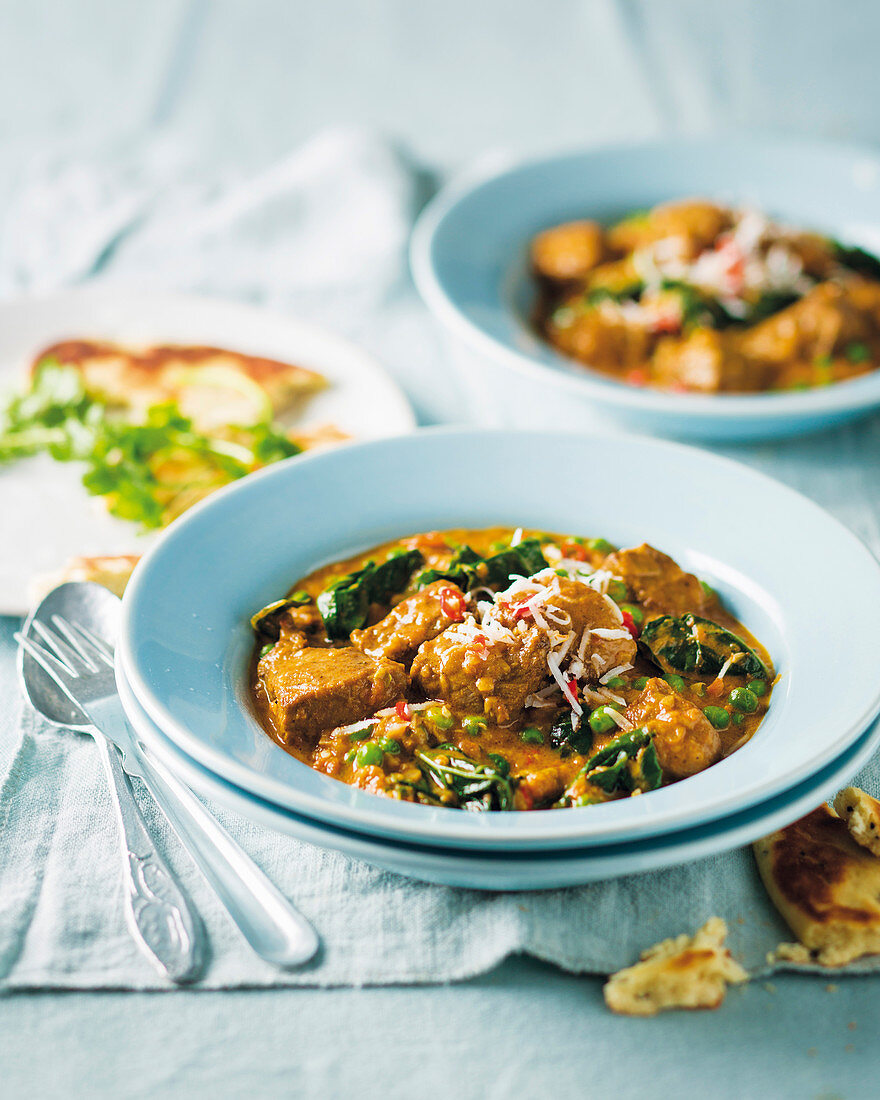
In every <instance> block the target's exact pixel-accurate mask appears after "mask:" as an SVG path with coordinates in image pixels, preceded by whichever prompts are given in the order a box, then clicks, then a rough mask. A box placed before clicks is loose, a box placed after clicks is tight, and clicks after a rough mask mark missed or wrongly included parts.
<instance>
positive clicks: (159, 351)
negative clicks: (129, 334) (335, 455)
mask: <svg viewBox="0 0 880 1100" xmlns="http://www.w3.org/2000/svg"><path fill="white" fill-rule="evenodd" d="M45 359H54V360H56V361H57V362H58V363H60V364H61V365H62V366H65V367H74V368H75V369H76V370H78V371H79V372H80V374H81V375H82V378H83V382H84V383H85V386H86V388H87V389H88V390H89V391H90V392H92V393H96V394H100V395H101V396H102V397H103V398H104V399H105V400H106V401H107V402H109V403H110V404H113V405H118V406H120V407H123V408H130V409H133V410H134V411H136V412H138V411H145V410H146V409H148V408H149V407H150V406H151V405H157V404H161V403H162V402H165V401H175V402H177V404H178V405H179V407H180V409H181V411H182V412H184V413H185V414H186V415H187V416H189V417H191V418H192V419H193V421H194V422H195V423H196V424H197V425H198V427H199V428H201V429H202V430H203V431H205V430H209V429H211V428H214V427H217V426H222V425H224V424H253V423H255V422H256V421H257V420H258V419H260V418H261V417H262V418H265V415H266V413H269V414H271V415H273V416H277V415H280V414H282V413H284V412H287V411H288V410H290V409H292V408H293V407H294V406H295V405H296V404H298V403H299V402H300V401H301V400H303V399H304V398H306V397H308V396H310V395H311V394H313V393H316V392H317V391H318V390H322V389H324V387H325V386H326V385H327V381H326V379H325V378H324V377H323V375H320V374H317V373H315V371H310V370H306V369H305V367H298V366H294V365H293V364H291V363H282V362H279V361H278V360H276V359H266V358H263V357H261V356H256V355H244V354H242V353H241V352H237V351H227V350H225V349H224V348H214V347H201V346H184V345H177V344H163V345H159V346H156V347H146V348H138V349H134V348H125V347H121V346H120V345H118V344H112V343H109V342H108V341H103V340H63V341H61V342H60V343H57V344H52V345H51V346H50V347H47V348H44V349H43V351H41V352H40V353H39V355H37V356H36V357H35V358H34V361H33V365H32V368H31V369H32V371H34V370H36V368H37V366H38V365H39V364H40V363H41V362H43V361H44V360H45Z"/></svg>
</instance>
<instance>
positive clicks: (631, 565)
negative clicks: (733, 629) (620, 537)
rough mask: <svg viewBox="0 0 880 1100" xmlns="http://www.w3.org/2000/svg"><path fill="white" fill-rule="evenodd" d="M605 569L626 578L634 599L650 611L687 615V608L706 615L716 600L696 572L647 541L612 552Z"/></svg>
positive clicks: (697, 613)
mask: <svg viewBox="0 0 880 1100" xmlns="http://www.w3.org/2000/svg"><path fill="white" fill-rule="evenodd" d="M603 569H607V570H608V571H609V572H611V573H613V574H614V576H615V577H620V579H621V580H622V581H625V582H626V584H627V586H628V587H629V589H630V591H631V592H632V593H633V595H634V596H635V598H636V599H637V600H638V601H639V602H640V603H642V604H644V605H645V607H646V608H648V609H649V610H656V611H657V612H660V613H663V614H666V615H684V614H685V613H686V612H688V611H692V612H693V613H694V614H695V615H703V614H705V612H706V611H707V610H709V609H710V608H711V606H712V604H713V602H714V601H713V600H712V598H711V597H710V596H708V595H707V594H706V593H705V592H704V591H703V586H702V585H701V584H700V582H699V581H698V580H697V578H696V577H695V576H694V575H693V573H685V571H684V570H683V569H682V568H681V566H679V565H677V564H676V562H674V561H673V560H672V558H670V557H669V555H668V554H664V553H662V552H661V551H660V550H655V549H654V547H653V546H649V545H648V543H646V542H645V543H642V545H641V546H636V547H634V548H633V549H631V550H617V551H616V552H615V553H613V554H609V555H608V557H607V558H606V559H605V562H604V564H603Z"/></svg>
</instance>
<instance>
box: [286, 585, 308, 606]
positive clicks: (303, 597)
mask: <svg viewBox="0 0 880 1100" xmlns="http://www.w3.org/2000/svg"><path fill="white" fill-rule="evenodd" d="M290 598H291V599H292V600H296V602H297V603H298V604H304V603H311V602H312V597H311V596H310V595H309V594H308V592H306V590H305V589H304V588H300V589H297V591H296V592H294V594H293V595H292V596H291V597H290Z"/></svg>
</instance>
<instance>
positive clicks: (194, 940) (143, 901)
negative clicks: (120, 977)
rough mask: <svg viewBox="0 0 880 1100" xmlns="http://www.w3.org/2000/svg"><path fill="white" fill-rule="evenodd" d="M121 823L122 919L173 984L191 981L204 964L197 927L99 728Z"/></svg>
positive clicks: (115, 752)
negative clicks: (123, 882) (123, 906)
mask: <svg viewBox="0 0 880 1100" xmlns="http://www.w3.org/2000/svg"><path fill="white" fill-rule="evenodd" d="M93 736H94V738H95V741H96V742H97V744H98V747H99V749H100V752H101V757H102V759H103V761H104V767H105V769H106V771H107V778H108V779H109V781H110V794H111V798H112V801H113V806H114V809H115V811H116V818H117V821H118V823H119V835H120V840H121V846H122V866H123V872H124V874H125V882H126V891H125V915H126V919H127V921H128V925H129V928H130V929H131V932H132V934H133V935H134V937H135V939H136V940H137V941H138V942H139V943H140V945H141V946H142V947H143V948H144V950H145V951H146V953H147V954H148V955H149V956H150V958H151V959H152V961H153V962H154V963H155V965H157V966H158V968H159V970H160V972H161V973H163V974H165V975H166V976H167V977H168V978H170V979H171V981H173V982H187V981H192V980H193V978H195V977H197V976H198V973H199V971H200V970H201V965H202V960H203V950H202V934H201V924H200V922H199V920H198V918H197V917H195V916H194V915H193V912H192V910H191V909H190V907H189V905H188V903H187V900H186V898H185V897H184V895H183V893H182V891H181V890H180V887H179V886H178V885H177V883H176V882H175V880H174V876H173V874H172V873H171V871H170V869H169V868H168V865H167V864H166V863H165V861H164V860H163V859H162V857H161V856H160V855H159V853H158V852H157V851H156V848H155V846H154V844H153V841H152V839H151V837H150V834H149V833H148V832H147V829H146V826H145V825H144V822H143V819H142V818H141V815H140V811H139V810H138V807H137V803H136V802H135V799H134V794H133V793H132V790H131V785H130V783H129V781H128V776H127V775H126V774H125V772H124V771H123V770H122V758H121V755H120V752H119V750H118V749H117V747H116V746H115V745H114V744H112V743H111V742H110V741H109V740H108V739H107V738H106V737H105V736H104V735H103V734H102V733H99V732H98V731H97V730H95V731H94V734H93Z"/></svg>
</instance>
